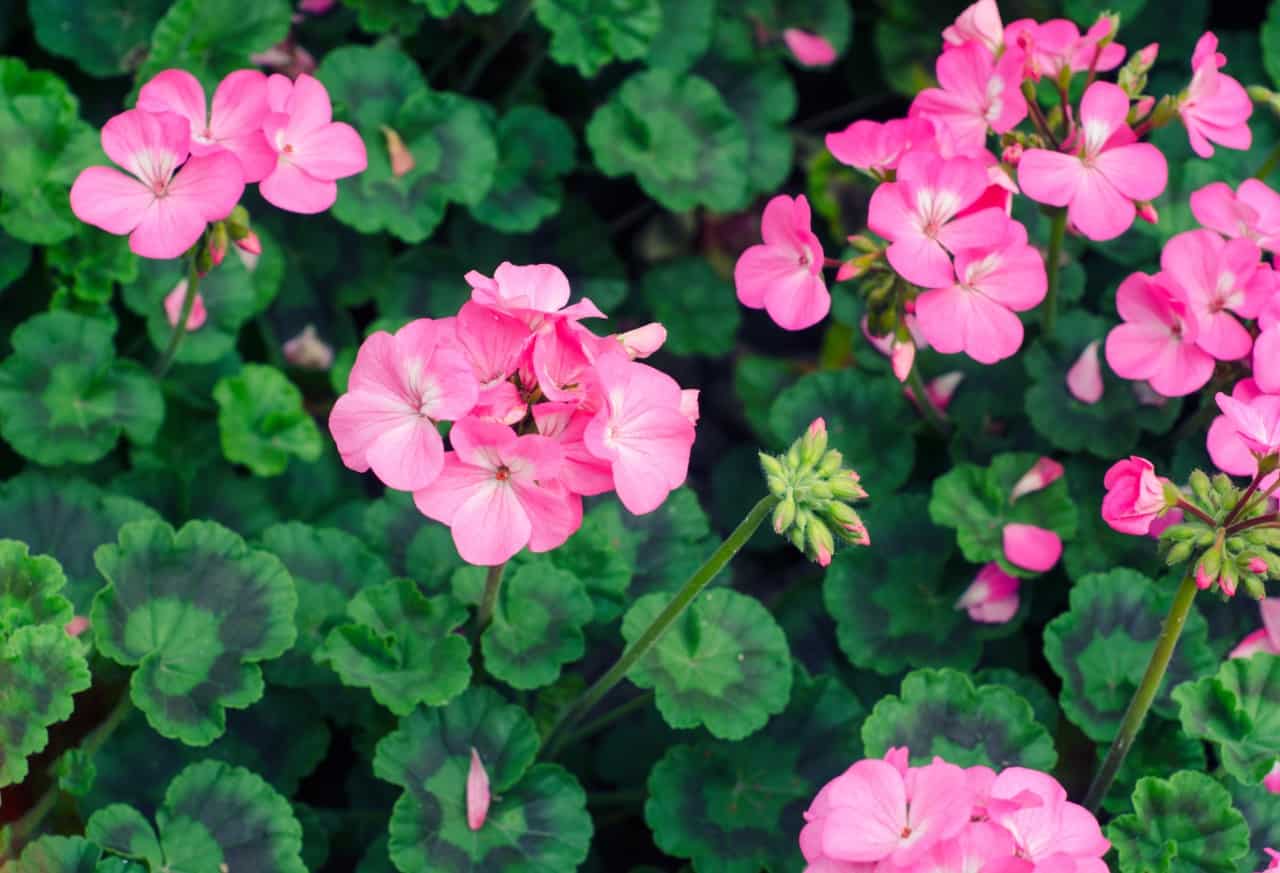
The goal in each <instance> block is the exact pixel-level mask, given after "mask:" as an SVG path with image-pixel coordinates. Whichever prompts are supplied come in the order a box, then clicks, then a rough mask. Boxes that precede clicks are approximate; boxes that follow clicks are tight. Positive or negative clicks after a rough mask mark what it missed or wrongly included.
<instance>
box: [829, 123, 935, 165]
mask: <svg viewBox="0 0 1280 873" xmlns="http://www.w3.org/2000/svg"><path fill="white" fill-rule="evenodd" d="M934 140H935V137H934V133H933V125H932V124H930V123H929V122H928V121H925V120H924V119H923V118H895V119H892V120H890V121H885V122H879V121H868V120H867V119H860V120H858V121H855V122H854V123H853V124H850V125H849V126H848V127H846V128H845V129H844V130H842V131H839V132H837V133H829V134H827V140H826V142H827V150H828V151H829V152H831V154H832V155H833V156H834V157H835V159H836V160H837V161H839V162H840V163H842V164H847V165H848V166H850V167H856V168H857V169H859V170H865V171H867V172H869V173H875V174H877V175H884V173H885V172H887V171H888V170H893V169H896V168H897V166H898V162H899V161H900V160H902V156H903V155H905V154H906V153H907V152H908V151H910V150H911V149H913V148H921V147H925V148H930V147H932V146H933V145H934Z"/></svg>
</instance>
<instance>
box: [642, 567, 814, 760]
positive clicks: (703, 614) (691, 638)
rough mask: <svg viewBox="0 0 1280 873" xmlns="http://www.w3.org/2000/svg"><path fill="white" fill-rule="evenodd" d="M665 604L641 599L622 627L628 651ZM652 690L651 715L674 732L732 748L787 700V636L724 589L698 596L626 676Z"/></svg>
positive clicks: (659, 598)
mask: <svg viewBox="0 0 1280 873" xmlns="http://www.w3.org/2000/svg"><path fill="white" fill-rule="evenodd" d="M668 601H669V598H668V596H667V595H665V594H661V593H655V594H649V595H646V596H645V597H641V598H640V599H639V600H637V601H636V602H635V604H634V605H632V607H631V608H630V609H629V610H627V614H626V615H625V616H624V617H623V619H622V636H623V638H624V639H626V641H627V645H631V644H632V643H634V642H635V640H636V639H637V638H638V637H639V636H640V635H641V634H642V633H643V632H644V630H645V629H646V628H647V627H649V625H650V624H652V623H653V620H654V619H655V618H657V616H658V614H659V613H660V612H662V610H663V609H664V608H665V607H666V605H667V603H668ZM627 678H629V679H630V680H631V681H632V682H634V683H635V684H636V685H638V686H639V687H641V688H652V689H653V690H654V693H655V694H656V695H657V705H658V711H659V712H661V713H662V717H663V719H664V720H666V722H667V724H669V725H671V726H672V727H674V728H694V727H698V726H699V725H702V726H705V727H706V729H707V730H708V731H710V732H711V734H712V736H715V737H718V738H720V739H724V740H740V739H742V738H743V737H746V736H749V735H751V734H753V733H755V732H756V731H758V730H759V729H760V728H762V727H764V724H765V722H766V721H768V720H769V716H771V715H775V714H777V713H779V712H781V711H782V710H783V709H784V708H785V707H786V705H787V700H788V699H789V698H790V696H791V652H790V649H789V648H788V647H787V636H786V634H785V633H783V631H782V628H780V627H779V626H778V623H777V622H776V621H774V618H773V616H772V615H771V614H770V613H769V610H767V609H765V607H764V605H763V604H761V603H760V601H758V600H756V599H755V598H754V597H749V596H747V595H746V594H739V593H738V592H736V591H731V590H729V589H727V588H715V589H712V590H709V591H706V592H704V593H703V594H701V595H700V596H699V597H698V599H696V600H694V601H693V603H691V604H690V605H689V608H688V609H687V610H686V611H685V613H684V614H683V615H682V616H680V617H679V618H678V619H676V620H675V622H674V623H673V624H672V626H671V627H670V628H668V629H667V632H666V633H665V634H663V635H662V636H661V637H659V639H658V641H657V643H656V644H654V646H653V648H652V649H650V650H649V652H648V654H646V655H645V656H644V657H643V658H641V659H640V660H639V661H637V662H636V665H635V666H634V667H632V668H631V672H630V673H628V674H627Z"/></svg>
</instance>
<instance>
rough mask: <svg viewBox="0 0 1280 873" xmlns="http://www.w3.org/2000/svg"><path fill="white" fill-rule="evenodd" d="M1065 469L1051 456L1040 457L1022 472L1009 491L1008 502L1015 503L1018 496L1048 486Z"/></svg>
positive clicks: (1060, 475)
mask: <svg viewBox="0 0 1280 873" xmlns="http://www.w3.org/2000/svg"><path fill="white" fill-rule="evenodd" d="M1065 472H1066V469H1065V468H1064V467H1063V466H1062V465H1061V464H1059V463H1058V462H1057V461H1055V460H1054V459H1053V458H1048V457H1044V458H1040V459H1039V460H1037V461H1036V462H1035V463H1034V464H1032V465H1031V469H1030V470H1028V471H1027V472H1025V473H1023V474H1022V477H1021V478H1020V479H1018V481H1017V482H1015V483H1014V485H1013V490H1011V491H1010V492H1009V502H1010V503H1016V502H1017V500H1018V498H1019V497H1022V496H1023V495H1026V494H1034V493H1035V492H1037V491H1042V490H1044V489H1045V488H1048V487H1049V486H1050V485H1052V484H1053V483H1054V482H1057V481H1058V480H1059V479H1061V478H1062V474H1063V473H1065Z"/></svg>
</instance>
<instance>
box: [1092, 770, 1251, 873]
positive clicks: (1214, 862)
mask: <svg viewBox="0 0 1280 873" xmlns="http://www.w3.org/2000/svg"><path fill="white" fill-rule="evenodd" d="M1133 809H1134V811H1133V812H1132V813H1130V814H1129V815H1122V816H1120V817H1119V818H1117V819H1115V820H1114V821H1112V822H1111V824H1110V825H1108V827H1107V836H1108V837H1109V838H1110V840H1111V843H1112V845H1113V846H1114V847H1115V849H1116V851H1117V853H1119V856H1120V865H1119V870H1120V873H1236V862H1237V861H1238V860H1240V859H1241V858H1243V857H1244V856H1245V854H1246V853H1247V852H1248V851H1249V826H1248V824H1247V823H1246V822H1245V820H1244V816H1242V815H1241V814H1240V811H1239V810H1237V809H1236V808H1235V807H1234V806H1232V805H1231V795H1230V793H1228V791H1227V789H1225V788H1223V787H1222V786H1221V785H1219V784H1218V783H1217V782H1215V781H1213V779H1211V778H1209V777H1208V776H1206V775H1205V774H1203V773H1194V772H1191V771H1188V770H1184V771H1182V772H1180V773H1174V774H1173V776H1171V777H1170V778H1168V779H1158V778H1156V777H1154V776H1148V777H1146V778H1145V779H1141V780H1139V781H1138V787H1137V788H1136V789H1135V790H1134V792H1133Z"/></svg>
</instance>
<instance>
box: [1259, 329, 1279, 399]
mask: <svg viewBox="0 0 1280 873" xmlns="http://www.w3.org/2000/svg"><path fill="white" fill-rule="evenodd" d="M1253 378H1254V381H1256V382H1257V383H1258V387H1259V388H1261V389H1262V390H1263V391H1265V392H1266V393H1268V394H1280V327H1271V328H1268V329H1266V330H1264V331H1263V332H1262V333H1260V334H1258V338H1257V340H1255V341H1254V344H1253Z"/></svg>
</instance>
